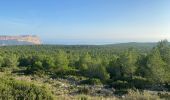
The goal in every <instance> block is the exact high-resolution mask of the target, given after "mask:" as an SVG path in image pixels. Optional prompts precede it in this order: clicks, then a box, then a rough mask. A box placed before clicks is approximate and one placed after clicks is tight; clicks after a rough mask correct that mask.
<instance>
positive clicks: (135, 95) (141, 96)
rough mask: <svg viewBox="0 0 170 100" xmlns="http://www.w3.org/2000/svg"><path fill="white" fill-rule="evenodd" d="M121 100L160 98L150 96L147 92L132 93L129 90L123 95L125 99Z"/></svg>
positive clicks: (151, 99) (156, 99)
mask: <svg viewBox="0 0 170 100" xmlns="http://www.w3.org/2000/svg"><path fill="white" fill-rule="evenodd" d="M123 100H160V97H159V96H158V95H153V94H150V93H149V92H146V91H144V92H140V91H138V90H137V91H134V90H129V91H128V94H127V95H125V98H123Z"/></svg>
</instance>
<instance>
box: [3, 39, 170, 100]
mask: <svg viewBox="0 0 170 100" xmlns="http://www.w3.org/2000/svg"><path fill="white" fill-rule="evenodd" d="M169 91H170V46H169V43H168V41H167V40H162V41H160V42H158V43H157V44H156V45H154V46H153V47H149V46H147V47H137V46H136V47H135V46H133V47H131V46H128V45H127V46H112V45H30V46H2V47H0V100H75V99H76V100H89V99H90V100H103V99H107V100H119V99H123V100H159V99H163V100H168V99H169V98H170V92H169Z"/></svg>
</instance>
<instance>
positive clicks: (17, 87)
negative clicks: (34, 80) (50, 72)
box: [0, 77, 54, 100]
mask: <svg viewBox="0 0 170 100" xmlns="http://www.w3.org/2000/svg"><path fill="white" fill-rule="evenodd" d="M53 99H54V97H53V95H52V93H51V92H50V91H48V90H47V88H46V87H43V86H36V85H34V84H31V83H27V82H23V81H16V80H14V79H10V78H7V77H5V78H0V100H53Z"/></svg>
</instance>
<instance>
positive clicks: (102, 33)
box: [0, 0, 170, 44]
mask: <svg viewBox="0 0 170 100" xmlns="http://www.w3.org/2000/svg"><path fill="white" fill-rule="evenodd" d="M0 35H37V36H39V37H40V38H41V39H42V41H43V42H44V43H47V44H49V43H52V44H105V43H120V42H156V41H159V40H161V39H168V40H170V0H1V2H0Z"/></svg>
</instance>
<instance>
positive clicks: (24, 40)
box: [0, 35, 41, 45]
mask: <svg viewBox="0 0 170 100" xmlns="http://www.w3.org/2000/svg"><path fill="white" fill-rule="evenodd" d="M31 44H32V45H33V44H35V45H39V44H41V40H40V38H39V37H38V36H35V35H21V36H0V45H31Z"/></svg>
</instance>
